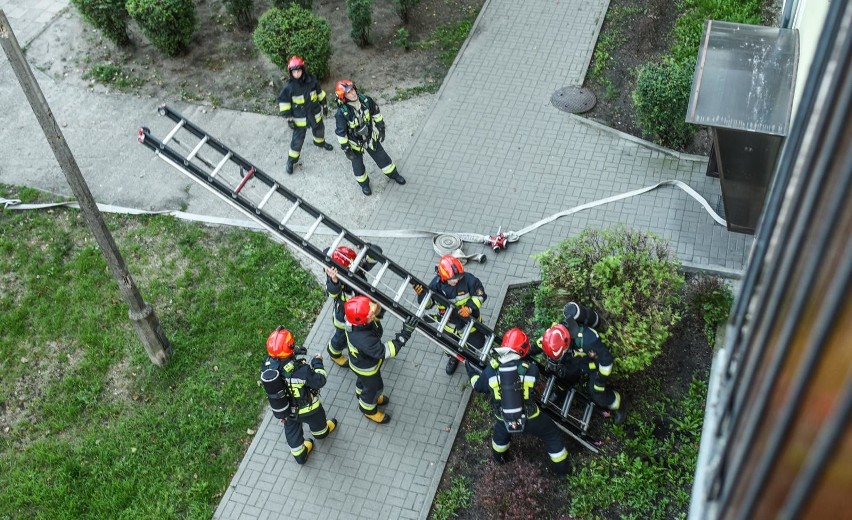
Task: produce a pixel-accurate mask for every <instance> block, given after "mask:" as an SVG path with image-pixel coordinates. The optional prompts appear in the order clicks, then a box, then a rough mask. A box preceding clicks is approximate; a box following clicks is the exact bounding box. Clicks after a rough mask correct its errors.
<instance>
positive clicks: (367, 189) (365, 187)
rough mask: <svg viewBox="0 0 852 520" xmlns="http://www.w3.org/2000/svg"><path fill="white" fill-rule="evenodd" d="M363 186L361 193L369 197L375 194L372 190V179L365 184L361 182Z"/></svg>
mask: <svg viewBox="0 0 852 520" xmlns="http://www.w3.org/2000/svg"><path fill="white" fill-rule="evenodd" d="M358 184H360V185H361V192H362V193H363V194H364V195H367V196H368V197H369V196H370V195H372V194H373V190H371V189H370V179H367V180H366V181H364V182H359V183H358Z"/></svg>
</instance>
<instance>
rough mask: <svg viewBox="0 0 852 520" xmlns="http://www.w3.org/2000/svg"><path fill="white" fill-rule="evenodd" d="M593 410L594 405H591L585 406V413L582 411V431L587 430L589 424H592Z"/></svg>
mask: <svg viewBox="0 0 852 520" xmlns="http://www.w3.org/2000/svg"><path fill="white" fill-rule="evenodd" d="M594 409H595V405H593V404H592V403H587V404H586V409H585V411H583V422H582V423H581V424H582V426H583V431H586V430H588V429H589V423H591V422H592V412H593V411H594Z"/></svg>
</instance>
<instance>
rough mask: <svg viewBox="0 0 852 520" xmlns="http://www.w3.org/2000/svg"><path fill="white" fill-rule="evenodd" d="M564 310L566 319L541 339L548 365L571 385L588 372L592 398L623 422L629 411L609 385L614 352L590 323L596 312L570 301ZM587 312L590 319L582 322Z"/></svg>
mask: <svg viewBox="0 0 852 520" xmlns="http://www.w3.org/2000/svg"><path fill="white" fill-rule="evenodd" d="M563 314H564V318H565V319H564V321H563V322H562V323H557V324H554V325H553V326H552V327H550V328H549V329H547V330H546V331H545V332H544V336H543V337H542V338H541V339H540V340H539V342H538V343H539V345H538V349H540V350H542V351H544V354H545V355H546V356H547V360H548V362H547V368H546V369H547V370H548V371H549V372H552V373H554V374H555V375H556V376H557V377H558V378H559V379H560V380H561V381H562V382H564V383H565V384H566V385H568V386H574V385H576V384H577V383H579V382H580V380H581V378H582V377H583V376H584V375H586V376H588V380H589V394H590V395H591V398H592V401H593V402H594V403H595V404H596V405H597V406H599V407H601V408H604V409H606V410H609V411H611V412H612V416H613V419H614V421H615V423H616V424H621V423H623V422H624V420H625V419H626V418H627V413H626V411H625V409H624V406H623V402H622V399H621V394H619V393H618V392H616V391H615V390H613V389H612V388H609V387H608V385H607V382H608V380H609V377H610V375H611V374H612V367H613V361H614V359H613V356H612V353H611V352H610V350H609V348H607V346H606V345H605V344H604V342H603V341H602V340H601V338H600V336H599V335H598V333H597V331H596V330H595V329H593V328H592V326H591V325H590V324H589V323H594V324H595V325H596V324H597V323H598V321H599V319H598V317H597V313H596V312H594V311H590V310H589V309H587V308H586V307H583V306H582V305H579V304H577V303H574V302H570V303H568V304H567V305H566V306H565V310H564V312H563ZM585 316H588V317H589V318H590V319H586V320H585V321H586V322H582V321H583V318H584V317H585ZM578 319H580V320H581V321H578ZM538 349H536V350H538Z"/></svg>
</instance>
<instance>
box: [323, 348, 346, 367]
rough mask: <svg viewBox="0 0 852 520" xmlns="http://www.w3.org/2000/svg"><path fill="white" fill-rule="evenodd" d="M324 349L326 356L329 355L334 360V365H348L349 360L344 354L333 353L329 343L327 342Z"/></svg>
mask: <svg viewBox="0 0 852 520" xmlns="http://www.w3.org/2000/svg"><path fill="white" fill-rule="evenodd" d="M325 351H326V352H328V357H330V358H331V360H332V361H334V364H335V365H337V366H339V367H343V368H346V367H347V366H349V361H348V360H347V359H346V356H344V355H343V354H337V355H335V354H334V353H333V352H332V351H331V343H329V344H328V345H326V346H325Z"/></svg>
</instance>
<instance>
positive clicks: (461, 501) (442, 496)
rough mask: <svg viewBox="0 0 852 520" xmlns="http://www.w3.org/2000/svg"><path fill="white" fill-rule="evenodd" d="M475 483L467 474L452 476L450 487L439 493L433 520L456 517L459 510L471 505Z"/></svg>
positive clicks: (433, 511) (433, 509)
mask: <svg viewBox="0 0 852 520" xmlns="http://www.w3.org/2000/svg"><path fill="white" fill-rule="evenodd" d="M472 498H473V483H472V482H471V480H470V479H469V478H467V477H465V476H456V477H452V479H451V480H450V488H449V489H447V490H444V491H441V492H440V493H438V495H437V496H436V497H435V503H434V504H433V506H432V520H448V519H450V518H455V517H456V515H457V514H458V511H459V510H461V509H465V508H466V507H468V506H470V502H471V499H472Z"/></svg>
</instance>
